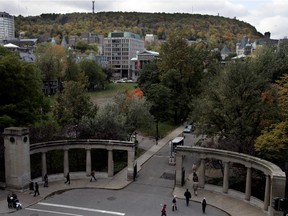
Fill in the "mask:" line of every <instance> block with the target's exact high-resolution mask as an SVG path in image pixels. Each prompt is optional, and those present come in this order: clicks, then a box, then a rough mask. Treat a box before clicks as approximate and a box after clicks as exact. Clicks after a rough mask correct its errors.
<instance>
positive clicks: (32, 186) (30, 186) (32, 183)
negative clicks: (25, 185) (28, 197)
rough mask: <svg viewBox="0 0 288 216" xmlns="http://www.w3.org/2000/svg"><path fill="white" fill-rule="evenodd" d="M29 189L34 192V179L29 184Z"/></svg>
mask: <svg viewBox="0 0 288 216" xmlns="http://www.w3.org/2000/svg"><path fill="white" fill-rule="evenodd" d="M29 190H30V194H33V193H34V182H33V181H31V182H30V184H29Z"/></svg>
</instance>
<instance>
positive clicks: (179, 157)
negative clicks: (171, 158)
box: [175, 152, 183, 186]
mask: <svg viewBox="0 0 288 216" xmlns="http://www.w3.org/2000/svg"><path fill="white" fill-rule="evenodd" d="M182 167H183V157H182V154H181V152H177V154H176V182H175V184H176V185H177V186H181V183H182Z"/></svg>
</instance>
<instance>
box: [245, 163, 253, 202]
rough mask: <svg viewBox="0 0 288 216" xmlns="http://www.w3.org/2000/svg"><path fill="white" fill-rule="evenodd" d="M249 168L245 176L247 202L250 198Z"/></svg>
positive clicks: (250, 171)
mask: <svg viewBox="0 0 288 216" xmlns="http://www.w3.org/2000/svg"><path fill="white" fill-rule="evenodd" d="M251 173H252V170H251V167H247V174H246V187H245V200H247V201H249V200H250V197H251V179H252V178H251Z"/></svg>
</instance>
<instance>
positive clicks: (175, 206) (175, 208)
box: [172, 195, 177, 211]
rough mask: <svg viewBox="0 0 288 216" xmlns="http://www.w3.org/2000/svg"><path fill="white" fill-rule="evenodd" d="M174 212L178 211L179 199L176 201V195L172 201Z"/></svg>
mask: <svg viewBox="0 0 288 216" xmlns="http://www.w3.org/2000/svg"><path fill="white" fill-rule="evenodd" d="M172 211H177V199H176V195H174V197H173V199H172Z"/></svg>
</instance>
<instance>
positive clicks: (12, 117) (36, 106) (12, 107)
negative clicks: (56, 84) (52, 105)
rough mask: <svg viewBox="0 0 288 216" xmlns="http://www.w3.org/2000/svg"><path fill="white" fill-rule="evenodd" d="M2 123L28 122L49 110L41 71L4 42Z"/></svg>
mask: <svg viewBox="0 0 288 216" xmlns="http://www.w3.org/2000/svg"><path fill="white" fill-rule="evenodd" d="M0 80H1V85H0V98H1V100H0V127H1V131H2V130H3V129H4V128H5V127H9V126H27V125H32V124H34V123H36V122H37V121H41V119H44V118H45V115H46V114H47V112H48V110H49V104H48V101H47V100H46V98H45V97H44V95H43V92H42V81H41V74H40V71H39V70H38V69H37V67H36V66H35V65H33V64H29V63H25V62H21V61H20V60H19V57H18V56H17V55H16V54H15V53H12V52H9V51H7V50H6V49H5V48H3V47H2V46H0Z"/></svg>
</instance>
